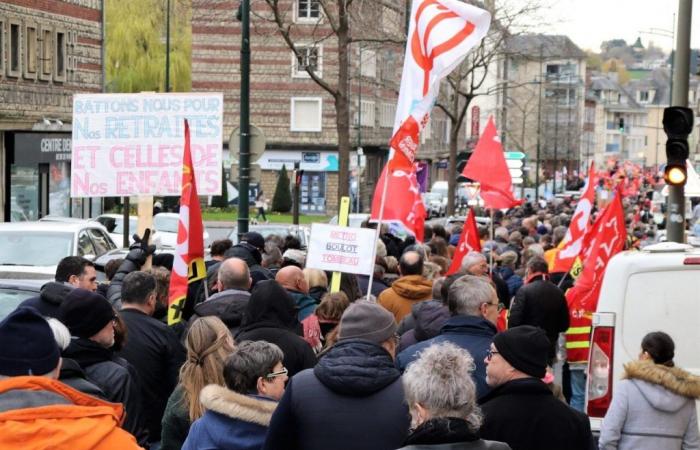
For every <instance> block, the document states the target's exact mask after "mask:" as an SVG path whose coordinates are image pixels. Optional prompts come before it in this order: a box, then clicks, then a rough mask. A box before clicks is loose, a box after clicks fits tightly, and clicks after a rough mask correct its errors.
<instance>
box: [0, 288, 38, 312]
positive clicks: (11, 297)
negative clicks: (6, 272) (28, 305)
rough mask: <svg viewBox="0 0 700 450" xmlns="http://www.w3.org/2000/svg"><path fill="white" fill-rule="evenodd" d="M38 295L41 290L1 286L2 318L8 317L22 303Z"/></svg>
mask: <svg viewBox="0 0 700 450" xmlns="http://www.w3.org/2000/svg"><path fill="white" fill-rule="evenodd" d="M37 295H39V292H32V291H24V290H21V289H14V288H9V287H7V288H4V287H0V320H2V319H4V318H5V317H7V315H8V314H10V313H11V312H12V311H14V310H15V308H17V306H19V304H20V303H22V302H23V301H25V300H26V299H28V298H30V297H36V296H37Z"/></svg>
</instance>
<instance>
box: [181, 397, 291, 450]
mask: <svg viewBox="0 0 700 450" xmlns="http://www.w3.org/2000/svg"><path fill="white" fill-rule="evenodd" d="M199 398H200V400H201V401H202V406H204V408H205V409H206V412H205V413H204V415H203V416H202V417H201V418H200V419H197V420H196V421H195V422H194V423H193V424H192V426H191V427H190V432H189V434H188V435H187V439H186V440H185V444H184V445H183V446H182V448H183V450H195V449H234V448H235V449H237V450H259V449H260V448H262V445H263V442H264V441H265V433H266V432H267V426H268V425H269V424H270V417H271V416H272V412H273V411H274V410H275V407H276V406H277V403H276V402H274V401H272V400H269V399H264V398H262V397H257V396H253V395H242V394H239V393H236V392H233V391H231V390H229V389H226V388H225V387H223V386H218V385H215V384H210V385H209V386H206V387H205V388H204V389H202V393H201V394H200V396H199Z"/></svg>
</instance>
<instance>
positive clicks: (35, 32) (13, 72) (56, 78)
mask: <svg viewBox="0 0 700 450" xmlns="http://www.w3.org/2000/svg"><path fill="white" fill-rule="evenodd" d="M102 15H103V12H102V2H101V0H64V1H59V0H46V1H42V2H38V1H31V0H3V1H2V2H0V221H11V220H28V219H29V220H32V219H38V218H40V217H42V216H45V215H48V214H52V215H59V216H72V217H88V216H91V215H93V214H95V213H98V212H99V208H100V203H101V202H100V201H99V200H100V199H95V200H89V199H86V200H84V201H83V200H82V199H71V198H70V156H71V115H72V105H73V103H72V102H73V94H74V93H78V92H101V91H102V83H103V81H102V80H103V73H102V72H103V71H102V59H103V58H102V42H103V39H102V36H103V27H102V24H103V16H102Z"/></svg>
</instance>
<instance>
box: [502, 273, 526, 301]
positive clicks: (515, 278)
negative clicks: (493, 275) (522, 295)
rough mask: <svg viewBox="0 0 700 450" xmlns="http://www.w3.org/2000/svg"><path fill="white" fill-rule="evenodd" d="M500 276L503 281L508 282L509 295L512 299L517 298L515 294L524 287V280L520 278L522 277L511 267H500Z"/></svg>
mask: <svg viewBox="0 0 700 450" xmlns="http://www.w3.org/2000/svg"><path fill="white" fill-rule="evenodd" d="M498 274H499V275H500V276H501V278H503V281H505V282H506V285H507V286H508V295H509V296H510V298H511V299H512V298H513V297H515V294H516V293H517V292H518V289H520V288H521V287H522V285H523V279H522V278H521V277H520V275H517V274H516V273H515V271H514V270H513V269H511V268H510V267H506V266H503V267H500V268H499V269H498Z"/></svg>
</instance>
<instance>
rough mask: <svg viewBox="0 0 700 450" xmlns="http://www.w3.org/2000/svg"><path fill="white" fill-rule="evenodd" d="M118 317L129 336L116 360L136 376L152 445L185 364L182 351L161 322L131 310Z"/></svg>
mask: <svg viewBox="0 0 700 450" xmlns="http://www.w3.org/2000/svg"><path fill="white" fill-rule="evenodd" d="M121 316H122V319H123V320H124V323H126V328H127V330H128V333H129V334H128V339H127V341H126V345H125V346H124V348H123V349H122V350H121V352H119V356H121V357H122V358H124V359H126V360H127V361H128V362H129V364H131V366H133V368H134V369H135V370H136V373H137V374H138V378H139V384H140V387H141V398H142V404H143V414H144V420H145V422H144V423H145V425H146V428H147V429H148V434H149V436H150V438H151V442H157V441H159V440H160V421H161V419H162V418H163V411H165V405H166V404H167V403H168V397H170V394H172V393H173V390H174V389H175V386H176V385H177V381H178V375H179V373H180V367H181V366H182V364H183V363H184V362H185V349H184V347H183V346H182V344H181V343H180V341H178V339H177V336H176V335H175V332H174V331H173V330H171V329H170V328H169V327H168V326H167V325H166V324H164V323H163V322H160V321H159V320H157V319H154V318H153V317H150V316H148V315H146V314H145V313H143V312H141V311H139V310H137V309H131V308H125V309H122V311H121Z"/></svg>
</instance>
